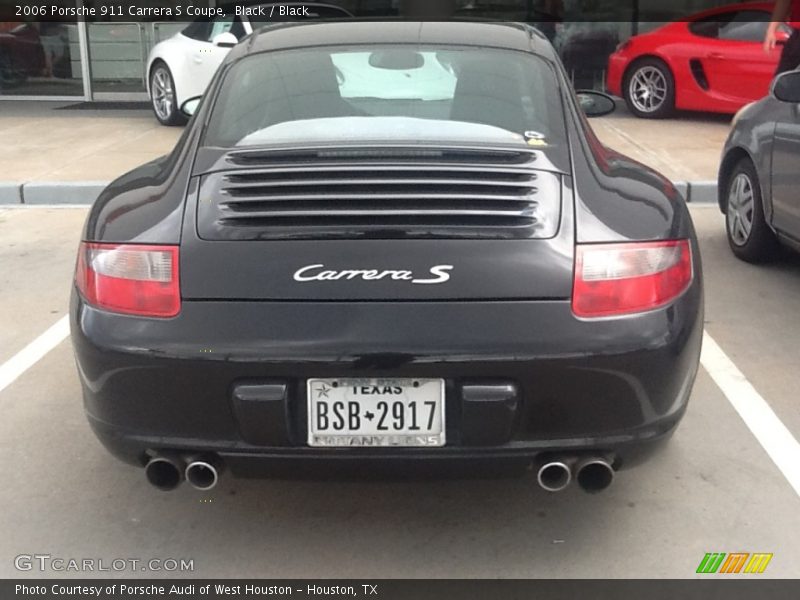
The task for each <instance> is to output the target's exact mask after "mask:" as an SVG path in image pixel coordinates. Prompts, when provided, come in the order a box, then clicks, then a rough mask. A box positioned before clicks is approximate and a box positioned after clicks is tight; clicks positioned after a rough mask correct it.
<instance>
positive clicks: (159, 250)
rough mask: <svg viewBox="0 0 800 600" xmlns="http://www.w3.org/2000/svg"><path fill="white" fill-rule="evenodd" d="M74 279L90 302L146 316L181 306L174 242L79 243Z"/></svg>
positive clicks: (171, 313)
mask: <svg viewBox="0 0 800 600" xmlns="http://www.w3.org/2000/svg"><path fill="white" fill-rule="evenodd" d="M75 283H76V285H77V286H78V289H79V290H80V292H81V294H82V295H83V297H84V298H85V299H86V301H87V302H88V303H89V304H92V305H94V306H97V307H98V308H103V309H105V310H110V311H113V312H119V313H125V314H130V315H140V316H145V317H174V316H175V315H177V314H178V313H179V312H180V310H181V293H180V284H179V279H178V247H177V246H139V245H135V244H94V243H88V242H83V243H81V247H80V250H79V252H78V267H77V270H76V273H75Z"/></svg>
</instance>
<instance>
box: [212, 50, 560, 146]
mask: <svg viewBox="0 0 800 600" xmlns="http://www.w3.org/2000/svg"><path fill="white" fill-rule="evenodd" d="M332 139H334V140H335V139H346V140H348V141H356V142H358V141H402V142H415V141H422V142H436V143H441V142H448V141H451V142H481V143H495V144H516V145H525V146H531V147H536V148H540V149H544V148H553V147H556V146H563V145H564V140H565V133H564V118H563V112H562V108H561V101H560V95H559V92H558V84H557V80H556V77H555V74H554V71H553V69H552V67H551V66H550V65H549V64H548V63H547V62H546V61H544V60H542V59H539V58H538V57H536V56H534V55H529V54H525V53H521V52H513V51H504V50H489V49H485V48H481V49H477V48H463V47H452V46H448V47H442V46H430V47H420V46H407V45H403V46H401V45H393V46H392V45H387V46H374V47H373V46H366V47H365V46H358V47H356V48H353V47H349V48H341V47H333V48H331V47H329V48H315V49H303V50H285V51H277V52H269V53H263V54H256V55H252V56H249V57H246V58H244V59H242V60H240V61H239V62H238V63H236V64H234V65H233V66H232V67H231V68H230V70H229V72H228V73H227V74H226V75H225V79H224V81H223V82H222V87H221V90H220V93H219V96H218V98H217V101H216V103H215V106H214V109H213V112H212V115H211V118H210V122H209V127H208V129H207V133H206V138H205V144H206V145H208V146H221V147H231V146H255V145H265V144H275V143H295V142H297V143H306V142H329V141H330V140H332Z"/></svg>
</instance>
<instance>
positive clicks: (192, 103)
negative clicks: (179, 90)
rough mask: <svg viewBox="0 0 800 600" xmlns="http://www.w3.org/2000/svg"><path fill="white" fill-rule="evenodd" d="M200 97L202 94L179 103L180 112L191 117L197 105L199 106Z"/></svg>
mask: <svg viewBox="0 0 800 600" xmlns="http://www.w3.org/2000/svg"><path fill="white" fill-rule="evenodd" d="M201 98H202V96H195V97H194V98H189V99H188V100H187V101H186V102H184V103H183V104H181V112H182V113H183V114H184V115H186V116H187V117H191V116H192V115H193V114H194V113H196V112H197V107H198V106H200V99H201Z"/></svg>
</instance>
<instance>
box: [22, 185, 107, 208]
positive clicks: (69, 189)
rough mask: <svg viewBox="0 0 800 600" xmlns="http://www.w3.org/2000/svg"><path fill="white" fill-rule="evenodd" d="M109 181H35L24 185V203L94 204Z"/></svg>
mask: <svg viewBox="0 0 800 600" xmlns="http://www.w3.org/2000/svg"><path fill="white" fill-rule="evenodd" d="M107 185H108V182H107V181H66V182H65V181H35V182H31V183H26V184H24V185H23V186H22V188H21V189H22V203H23V204H92V203H93V202H94V201H95V200H97V196H99V195H100V192H102V191H103V188H105V187H106V186H107Z"/></svg>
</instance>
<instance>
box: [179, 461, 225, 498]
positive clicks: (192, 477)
mask: <svg viewBox="0 0 800 600" xmlns="http://www.w3.org/2000/svg"><path fill="white" fill-rule="evenodd" d="M221 471H222V463H221V462H220V461H219V459H217V458H216V457H213V456H203V457H200V458H194V459H191V461H190V462H189V464H188V465H186V481H188V482H189V485H191V486H192V487H193V488H194V489H196V490H200V491H208V490H210V489H213V488H214V487H215V486H216V485H217V483H218V482H219V475H220V472H221Z"/></svg>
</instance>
